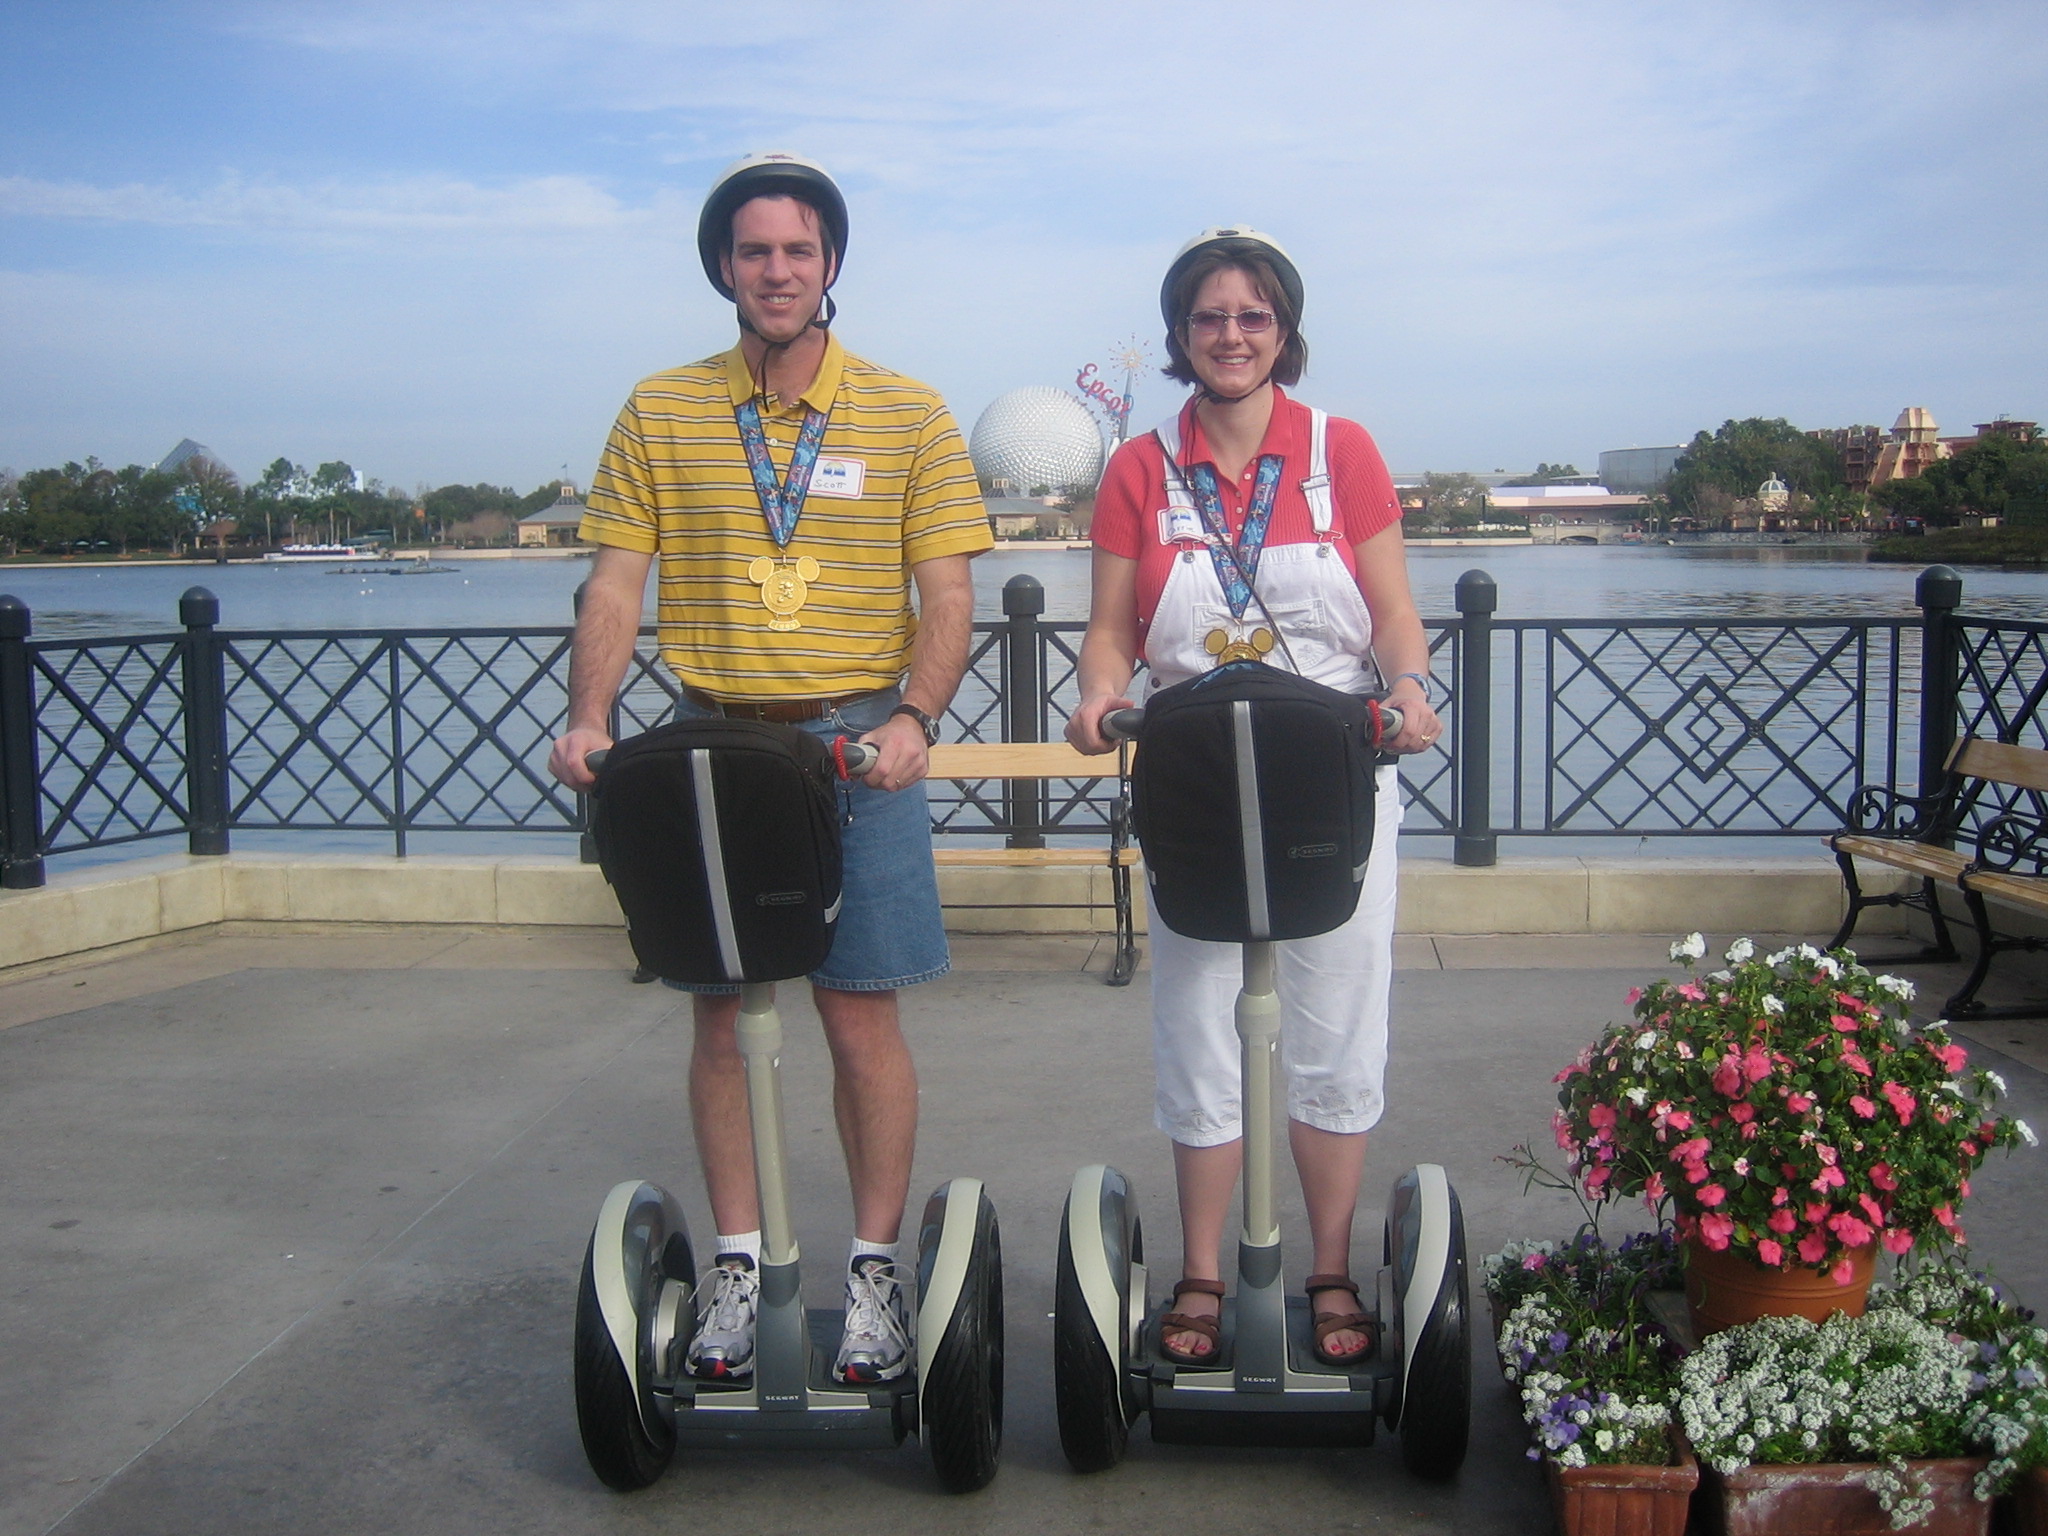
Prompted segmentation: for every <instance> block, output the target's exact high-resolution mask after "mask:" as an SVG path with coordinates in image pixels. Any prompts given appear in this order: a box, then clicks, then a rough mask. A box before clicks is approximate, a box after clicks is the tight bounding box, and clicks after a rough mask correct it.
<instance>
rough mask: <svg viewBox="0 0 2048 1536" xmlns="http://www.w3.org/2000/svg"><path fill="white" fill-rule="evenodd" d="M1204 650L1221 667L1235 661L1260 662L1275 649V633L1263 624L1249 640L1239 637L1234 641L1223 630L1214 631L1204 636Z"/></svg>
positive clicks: (1252, 633)
mask: <svg viewBox="0 0 2048 1536" xmlns="http://www.w3.org/2000/svg"><path fill="white" fill-rule="evenodd" d="M1202 649H1203V650H1205V651H1207V652H1208V653H1209V654H1210V655H1211V656H1214V657H1215V658H1216V665H1217V666H1219V667H1222V666H1228V665H1229V664H1230V663H1231V662H1233V661H1259V660H1262V659H1263V658H1264V657H1265V654H1266V653H1267V652H1268V651H1270V650H1272V649H1273V631H1271V630H1270V629H1268V628H1266V627H1265V625H1263V624H1261V625H1260V626H1259V627H1258V628H1257V629H1255V630H1253V631H1252V632H1251V635H1250V637H1249V638H1247V637H1245V636H1243V635H1239V636H1237V637H1236V638H1235V639H1232V638H1231V636H1230V635H1228V634H1227V633H1225V632H1224V631H1223V630H1220V629H1212V630H1210V631H1209V633H1208V634H1207V635H1205V636H1203V638H1202Z"/></svg>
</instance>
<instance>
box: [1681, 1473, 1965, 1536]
mask: <svg viewBox="0 0 2048 1536" xmlns="http://www.w3.org/2000/svg"><path fill="white" fill-rule="evenodd" d="M1873 1465H1875V1464H1874V1463H1872V1462H1862V1461H1834V1462H1819V1463H1816V1464H1814V1465H1812V1466H1804V1467H1784V1466H1755V1467H1744V1468H1743V1469H1742V1470H1741V1471H1740V1472H1730V1473H1726V1474H1723V1473H1718V1472H1715V1471H1714V1469H1713V1468H1711V1467H1709V1468H1707V1470H1706V1475H1705V1487H1706V1496H1707V1500H1708V1508H1709V1513H1710V1514H1713V1515H1718V1521H1714V1520H1710V1521H1709V1523H1708V1529H1709V1530H1710V1531H1715V1532H1718V1533H1719V1536H1892V1522H1891V1517H1890V1516H1889V1515H1887V1514H1886V1513H1885V1512H1884V1506H1883V1505H1881V1504H1880V1503H1878V1501H1877V1495H1876V1494H1874V1493H1872V1492H1871V1491H1870V1490H1869V1489H1868V1488H1866V1487H1865V1486H1864V1485H1863V1478H1864V1475H1865V1474H1866V1473H1868V1472H1869V1471H1870V1470H1871V1468H1872V1467H1873ZM1906 1465H1908V1466H1909V1467H1911V1468H1913V1470H1914V1471H1916V1472H1918V1473H1919V1474H1920V1475H1921V1476H1923V1477H1925V1478H1926V1479H1927V1480H1928V1482H1929V1483H1930V1484H1932V1486H1933V1490H1934V1513H1933V1514H1931V1515H1929V1516H1928V1517H1927V1518H1926V1519H1925V1520H1923V1521H1921V1522H1920V1523H1919V1524H1917V1525H1910V1526H1907V1527H1906V1529H1907V1530H1908V1531H1911V1532H1914V1533H1916V1536H1985V1533H1986V1532H1988V1531H1989V1530H1990V1529H1991V1504H1990V1501H1989V1500H1980V1499H1978V1498H1977V1496H1976V1494H1975V1492H1974V1491H1973V1489H1972V1487H1971V1484H1972V1483H1973V1482H1974V1481H1975V1480H1976V1476H1977V1474H1978V1473H1979V1472H1982V1471H1983V1470H1984V1468H1985V1466H1986V1465H1987V1463H1986V1462H1985V1461H1984V1460H1983V1459H1982V1458H1981V1457H1958V1458H1956V1459H1954V1460H1944V1461H1911V1462H1908V1463H1907V1464H1906Z"/></svg>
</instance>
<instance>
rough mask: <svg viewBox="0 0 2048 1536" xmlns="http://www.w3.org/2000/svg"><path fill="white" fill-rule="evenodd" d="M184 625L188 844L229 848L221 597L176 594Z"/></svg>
mask: <svg viewBox="0 0 2048 1536" xmlns="http://www.w3.org/2000/svg"><path fill="white" fill-rule="evenodd" d="M178 622H179V623H181V624H183V625H184V626H185V655H184V686H185V788H186V795H187V808H186V815H187V820H186V823H185V830H186V836H187V846H188V847H189V848H190V849H191V851H192V852H193V853H197V854H220V853H226V852H227V851H228V711H227V667H226V658H225V657H224V656H223V655H222V654H221V646H220V637H219V636H218V635H216V634H215V633H214V632H213V631H214V626H215V625H216V624H218V623H220V599H219V598H217V597H215V596H214V595H213V594H212V593H211V592H209V591H207V590H206V588H204V587H192V588H189V589H188V590H187V591H186V593H185V595H184V596H183V597H181V598H179V599H178Z"/></svg>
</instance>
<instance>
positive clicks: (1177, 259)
mask: <svg viewBox="0 0 2048 1536" xmlns="http://www.w3.org/2000/svg"><path fill="white" fill-rule="evenodd" d="M1211 246H1220V247H1221V248H1222V249H1223V251H1224V252H1225V253H1226V254H1229V255H1239V254H1243V255H1250V254H1252V253H1254V252H1256V253H1257V254H1259V255H1261V256H1264V257H1265V258H1266V259H1267V260H1268V261H1270V262H1271V263H1272V264H1273V270H1274V271H1275V272H1276V273H1278V274H1279V277H1280V286H1281V287H1282V288H1284V289H1286V291H1287V307H1288V308H1289V309H1291V310H1293V311H1294V315H1295V318H1296V319H1297V320H1299V319H1300V318H1301V299H1302V291H1301V274H1300V273H1299V272H1297V271H1296V270H1295V268H1294V258H1293V257H1292V256H1289V255H1288V254H1287V248H1286V247H1285V246H1283V245H1282V244H1281V243H1280V242H1279V241H1278V240H1275V239H1274V238H1273V237H1272V236H1271V235H1268V234H1265V233H1262V232H1261V231H1259V230H1256V229H1253V228H1252V227H1251V225H1249V224H1218V225H1214V226H1212V227H1211V228H1208V229H1205V230H1203V231H1202V232H1201V233H1200V234H1199V235H1197V236H1195V238H1194V239H1192V240H1190V241H1189V242H1188V243H1187V244H1186V245H1184V246H1182V247H1181V248H1180V249H1179V250H1178V251H1176V252H1175V253H1174V257H1173V262H1172V264H1171V265H1170V266H1168V267H1167V269H1166V278H1165V280H1164V281H1163V282H1161V283H1160V285H1159V314H1160V317H1161V318H1162V319H1164V320H1165V321H1166V329H1167V330H1168V331H1171V332H1177V331H1179V329H1180V325H1181V322H1182V321H1183V320H1185V319H1187V316H1186V315H1177V314H1175V313H1174V312H1173V310H1174V303H1173V287H1174V284H1175V283H1176V282H1177V281H1179V279H1180V275H1181V273H1183V272H1184V271H1186V270H1187V266H1188V263H1189V262H1190V261H1192V260H1194V258H1195V255H1196V253H1197V252H1199V251H1204V250H1207V249H1208V248H1209V247H1211Z"/></svg>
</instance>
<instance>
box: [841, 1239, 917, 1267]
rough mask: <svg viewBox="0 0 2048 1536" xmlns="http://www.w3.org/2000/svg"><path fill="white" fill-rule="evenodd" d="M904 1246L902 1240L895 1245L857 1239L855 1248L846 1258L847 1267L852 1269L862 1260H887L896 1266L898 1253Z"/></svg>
mask: <svg viewBox="0 0 2048 1536" xmlns="http://www.w3.org/2000/svg"><path fill="white" fill-rule="evenodd" d="M902 1246H903V1244H902V1242H901V1241H900V1240H899V1241H897V1242H893V1243H871V1242H869V1241H868V1240H867V1239H866V1238H864V1237H856V1238H855V1239H854V1240H853V1248H852V1249H851V1251H849V1252H848V1254H847V1256H846V1267H847V1268H848V1269H852V1268H853V1266H854V1265H855V1264H857V1263H858V1262H859V1261H860V1260H862V1259H887V1260H888V1261H889V1262H890V1263H891V1264H894V1263H895V1262H896V1252H897V1250H898V1249H899V1248H901V1247H902Z"/></svg>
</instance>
